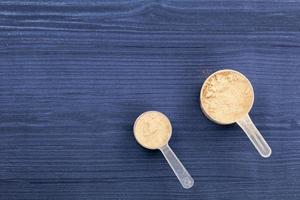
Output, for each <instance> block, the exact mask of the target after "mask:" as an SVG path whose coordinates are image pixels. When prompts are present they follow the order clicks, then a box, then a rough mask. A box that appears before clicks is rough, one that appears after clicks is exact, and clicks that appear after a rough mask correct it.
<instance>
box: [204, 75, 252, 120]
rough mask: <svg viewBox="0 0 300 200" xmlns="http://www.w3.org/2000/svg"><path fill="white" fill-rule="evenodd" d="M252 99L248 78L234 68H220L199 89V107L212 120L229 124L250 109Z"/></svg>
mask: <svg viewBox="0 0 300 200" xmlns="http://www.w3.org/2000/svg"><path fill="white" fill-rule="evenodd" d="M253 101H254V93H253V88H252V86H251V83H250V82H249V80H248V79H247V78H246V77H245V76H244V75H242V74H241V73H239V72H237V71H234V70H221V71H218V72H216V73H214V74H212V75H211V76H210V77H208V79H207V80H206V81H205V82H204V84H203V88H202V90H201V107H202V109H203V110H204V112H205V114H206V115H208V117H209V118H211V119H212V120H214V121H216V122H218V123H222V124H230V123H234V122H236V121H238V120H239V119H241V118H242V117H244V116H245V115H246V114H248V112H249V111H250V109H251V107H252V104H253Z"/></svg>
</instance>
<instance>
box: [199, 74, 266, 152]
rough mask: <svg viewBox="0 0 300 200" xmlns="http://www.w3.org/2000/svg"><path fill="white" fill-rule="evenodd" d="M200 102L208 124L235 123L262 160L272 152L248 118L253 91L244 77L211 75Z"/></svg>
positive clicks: (201, 93)
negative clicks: (212, 122)
mask: <svg viewBox="0 0 300 200" xmlns="http://www.w3.org/2000/svg"><path fill="white" fill-rule="evenodd" d="M200 102H201V108H202V111H203V113H204V114H205V115H206V116H207V117H208V118H209V119H210V120H212V121H214V122H216V123H218V124H223V125H225V124H231V123H235V122H236V123H237V124H238V125H239V126H240V127H241V128H242V129H243V130H244V132H245V133H246V135H247V136H248V138H249V139H250V140H251V142H252V144H253V145H254V146H255V148H256V149H257V151H258V152H259V154H260V155H261V156H262V157H265V158H267V157H269V156H270V155H271V153H272V150H271V148H270V147H269V145H268V144H267V142H266V141H265V139H264V138H263V136H262V135H261V133H260V132H259V131H258V130H257V128H256V127H255V125H254V124H253V122H252V120H251V118H250V117H249V114H248V113H249V112H250V110H251V108H252V106H253V103H254V91H253V87H252V85H251V83H250V81H249V80H248V79H247V78H246V77H245V76H244V75H243V74H241V73H240V72H237V71H234V70H229V69H225V70H220V71H217V72H215V73H213V74H212V75H210V76H209V77H208V78H207V79H206V80H205V82H204V84H203V86H202V89H201V92H200Z"/></svg>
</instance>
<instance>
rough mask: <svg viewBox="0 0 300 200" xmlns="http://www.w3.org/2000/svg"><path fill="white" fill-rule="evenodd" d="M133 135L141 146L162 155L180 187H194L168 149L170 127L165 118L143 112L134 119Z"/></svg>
mask: <svg viewBox="0 0 300 200" xmlns="http://www.w3.org/2000/svg"><path fill="white" fill-rule="evenodd" d="M133 133H134V136H135V139H136V140H137V142H138V143H139V144H140V145H141V146H143V147H145V148H147V149H151V150H154V149H159V150H160V151H161V152H162V153H163V155H164V157H165V158H166V160H167V161H168V163H169V165H170V166H171V168H172V170H173V171H174V173H175V175H176V176H177V178H178V180H179V181H180V183H181V185H182V187H184V188H185V189H189V188H191V187H192V186H193V185H194V179H193V178H192V177H191V175H190V174H189V173H188V171H187V170H186V169H185V167H184V166H183V165H182V163H181V162H180V160H179V159H178V158H177V156H176V155H175V153H174V152H173V151H172V149H171V148H170V147H169V144H168V142H169V140H170V138H171V135H172V125H171V122H170V121H169V119H168V117H167V116H165V115H164V114H162V113H160V112H157V111H148V112H144V113H142V114H141V115H140V116H139V117H138V118H137V119H136V121H135V123H134V127H133Z"/></svg>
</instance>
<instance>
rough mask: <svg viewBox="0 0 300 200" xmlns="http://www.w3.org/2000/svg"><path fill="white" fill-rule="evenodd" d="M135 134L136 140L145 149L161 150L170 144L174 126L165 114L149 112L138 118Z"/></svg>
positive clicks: (134, 129)
mask: <svg viewBox="0 0 300 200" xmlns="http://www.w3.org/2000/svg"><path fill="white" fill-rule="evenodd" d="M133 132H134V136H135V138H136V140H137V141H138V143H139V144H141V145H142V146H143V147H145V148H148V149H159V148H161V147H163V146H164V145H166V144H167V143H168V141H169V139H170V137H171V134H172V126H171V123H170V121H169V119H168V118H167V117H166V116H165V115H164V114H162V113H160V112H157V111H149V112H145V113H143V114H141V115H140V116H139V117H138V118H137V120H136V122H135V124H134V128H133Z"/></svg>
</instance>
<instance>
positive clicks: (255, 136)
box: [237, 114, 272, 158]
mask: <svg viewBox="0 0 300 200" xmlns="http://www.w3.org/2000/svg"><path fill="white" fill-rule="evenodd" d="M237 123H238V125H239V126H240V127H241V128H242V129H243V130H244V132H245V133H246V135H247V136H248V138H249V139H250V140H251V142H252V144H253V145H254V146H255V148H256V150H257V151H258V152H259V154H260V155H261V156H262V157H264V158H267V157H270V155H271V154H272V150H271V148H270V146H269V145H268V143H267V142H266V141H265V139H264V138H263V136H262V135H261V133H260V132H259V130H257V128H256V126H255V125H254V123H253V122H252V120H251V118H250V117H249V115H248V114H247V116H246V117H244V118H243V119H241V120H239V121H237Z"/></svg>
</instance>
